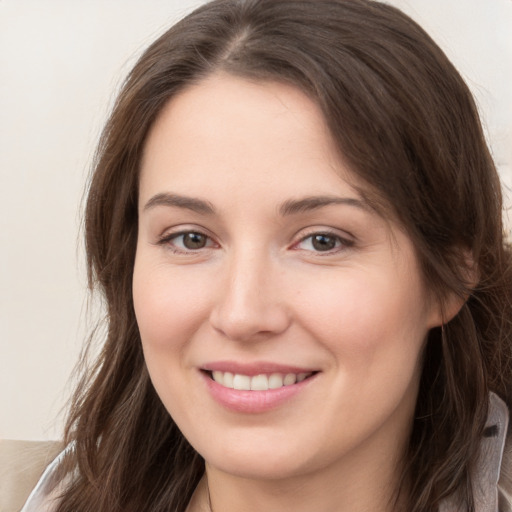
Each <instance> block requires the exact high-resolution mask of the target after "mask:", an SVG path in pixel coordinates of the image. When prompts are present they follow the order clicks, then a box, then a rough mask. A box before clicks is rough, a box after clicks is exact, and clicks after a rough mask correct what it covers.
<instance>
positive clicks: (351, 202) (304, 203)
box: [144, 192, 370, 217]
mask: <svg viewBox="0 0 512 512" xmlns="http://www.w3.org/2000/svg"><path fill="white" fill-rule="evenodd" d="M337 204H342V205H348V206H354V207H356V208H360V209H362V210H365V211H368V210H370V207H369V205H368V204H367V203H366V202H365V201H364V200H361V199H356V198H354V197H337V196H308V197H304V198H301V199H289V200H287V201H285V202H284V203H283V204H282V205H281V206H280V207H279V208H278V212H279V214H280V215H281V216H283V217H285V216H288V215H297V214H300V213H305V212H308V211H311V210H317V209H320V208H324V207H326V206H331V205H337ZM157 206H167V207H178V208H185V209H187V210H192V211H194V212H196V213H199V214H202V215H214V214H215V213H216V210H215V207H214V206H213V205H212V203H210V202H209V201H205V200H204V199H199V198H197V197H189V196H182V195H178V194H170V193H167V192H162V193H160V194H156V195H154V196H153V197H152V198H151V199H150V200H149V201H148V202H147V203H146V204H145V205H144V211H146V210H150V209H152V208H155V207H157Z"/></svg>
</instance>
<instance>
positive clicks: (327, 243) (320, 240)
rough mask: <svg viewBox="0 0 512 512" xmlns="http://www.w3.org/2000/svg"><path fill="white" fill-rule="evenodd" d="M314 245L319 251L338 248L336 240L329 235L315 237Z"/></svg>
mask: <svg viewBox="0 0 512 512" xmlns="http://www.w3.org/2000/svg"><path fill="white" fill-rule="evenodd" d="M312 244H313V247H314V248H315V250H317V251H330V250H331V249H334V248H335V247H336V239H335V238H334V237H333V236H329V235H314V236H313V240H312Z"/></svg>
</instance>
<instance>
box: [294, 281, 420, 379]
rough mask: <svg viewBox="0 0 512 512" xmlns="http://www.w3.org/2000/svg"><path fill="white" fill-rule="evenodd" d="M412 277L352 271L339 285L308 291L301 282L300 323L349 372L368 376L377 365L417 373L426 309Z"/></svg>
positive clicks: (326, 284)
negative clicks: (408, 369)
mask: <svg viewBox="0 0 512 512" xmlns="http://www.w3.org/2000/svg"><path fill="white" fill-rule="evenodd" d="M414 276H415V274H413V278H412V279H407V276H404V277H402V278H401V279H399V277H400V275H399V274H398V273H390V272H388V273H387V274H384V275H383V274H374V275H372V274H368V273H367V274H365V275H362V274H358V273H354V274H353V275H351V276H350V277H347V275H345V276H343V277H342V278H340V282H339V284H337V283H336V280H334V279H330V280H328V281H327V280H326V282H325V283H322V284H321V286H318V282H316V283H315V287H316V290H309V291H307V284H306V283H303V284H304V286H303V292H304V293H301V298H300V301H301V304H300V306H299V308H300V311H301V313H300V314H299V315H297V316H298V317H299V318H300V319H299V320H298V321H299V322H301V323H302V325H303V327H304V328H305V329H306V330H308V331H309V332H310V333H312V334H313V336H314V337H315V339H317V340H318V341H319V342H321V343H322V344H323V345H324V346H325V348H326V349H327V350H328V351H329V352H331V354H333V356H334V359H335V361H336V362H337V364H338V365H340V366H342V367H344V368H345V370H346V371H347V372H350V373H358V372H361V373H362V374H368V373H370V372H371V371H372V370H374V369H375V367H377V366H378V367H382V368H384V367H386V366H387V367H388V368H389V367H393V368H400V367H401V368H404V369H405V368H410V369H411V371H413V370H416V363H417V361H418V357H419V355H420V353H421V350H422V347H423V344H424V340H425V338H426V335H427V333H428V325H427V322H428V309H427V307H426V305H425V297H424V293H423V288H422V286H421V285H420V284H419V283H418V282H417V280H416V279H415V278H414Z"/></svg>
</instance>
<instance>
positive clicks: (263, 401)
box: [200, 361, 317, 414]
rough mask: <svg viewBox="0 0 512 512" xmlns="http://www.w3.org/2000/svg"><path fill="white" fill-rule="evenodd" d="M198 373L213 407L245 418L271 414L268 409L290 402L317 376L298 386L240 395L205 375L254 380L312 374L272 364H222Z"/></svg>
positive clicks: (303, 369) (246, 392) (240, 393)
mask: <svg viewBox="0 0 512 512" xmlns="http://www.w3.org/2000/svg"><path fill="white" fill-rule="evenodd" d="M201 370H202V371H201V372H200V374H201V377H202V378H203V381H204V382H205V384H206V387H207V389H208V391H209V392H210V394H211V396H212V398H213V399H214V400H215V401H216V402H217V403H219V404H220V405H222V406H223V407H225V408H226V409H229V410H231V411H234V412H239V413H249V414H257V413H263V412H267V411H271V410H272V409H276V408H277V407H279V406H281V405H283V404H285V403H286V402H287V401H288V400H291V399H292V398H293V397H295V396H296V395H297V394H299V393H300V392H301V391H303V390H304V389H305V388H306V387H307V386H309V385H310V384H311V382H312V381H313V380H315V377H316V376H317V374H314V375H312V376H311V377H308V378H307V379H305V380H303V381H302V382H297V383H295V384H292V385H289V386H283V387H281V388H278V389H269V390H266V391H242V390H237V389H231V388H226V387H224V386H222V385H221V384H219V383H217V382H215V381H214V380H213V379H212V378H211V376H210V374H209V373H207V372H209V371H222V372H231V373H240V374H243V375H249V376H254V375H261V374H270V373H282V374H286V373H309V372H311V371H314V370H308V369H305V368H298V367H292V366H283V365H279V364H273V363H258V364H254V365H246V364H238V363H232V362H225V361H224V362H216V363H212V364H207V365H204V366H203V367H202V369H201Z"/></svg>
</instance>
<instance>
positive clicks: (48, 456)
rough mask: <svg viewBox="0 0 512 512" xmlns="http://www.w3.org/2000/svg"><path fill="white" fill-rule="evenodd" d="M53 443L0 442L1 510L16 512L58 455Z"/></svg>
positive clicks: (58, 447) (59, 448) (60, 444)
mask: <svg viewBox="0 0 512 512" xmlns="http://www.w3.org/2000/svg"><path fill="white" fill-rule="evenodd" d="M62 449H63V445H62V443H60V442H56V441H43V442H39V441H11V440H0V510H1V511H2V512H19V511H20V510H21V508H22V507H23V504H24V503H25V502H26V500H27V498H28V496H29V495H30V493H31V491H32V489H33V488H34V487H35V486H36V484H37V482H38V481H39V479H40V478H41V475H42V474H43V473H44V471H45V469H46V468H47V466H48V465H49V464H50V463H51V462H52V461H53V460H54V459H55V457H56V456H57V455H58V454H59V452H61V451H62Z"/></svg>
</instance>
